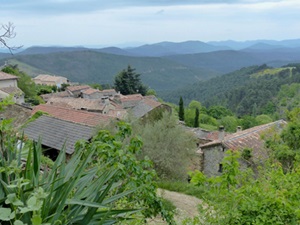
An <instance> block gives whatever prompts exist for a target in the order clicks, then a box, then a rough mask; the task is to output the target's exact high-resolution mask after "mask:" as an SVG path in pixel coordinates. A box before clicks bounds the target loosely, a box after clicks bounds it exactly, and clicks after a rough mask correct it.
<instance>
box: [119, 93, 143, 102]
mask: <svg viewBox="0 0 300 225" xmlns="http://www.w3.org/2000/svg"><path fill="white" fill-rule="evenodd" d="M120 97H121V101H122V102H126V101H140V100H142V99H143V96H142V95H141V94H133V95H121V96H120Z"/></svg>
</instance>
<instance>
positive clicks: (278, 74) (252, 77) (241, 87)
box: [162, 64, 300, 115]
mask: <svg viewBox="0 0 300 225" xmlns="http://www.w3.org/2000/svg"><path fill="white" fill-rule="evenodd" d="M292 83H300V64H292V65H289V66H286V67H282V68H270V67H268V66H267V65H262V66H251V67H246V68H242V69H240V70H237V71H234V72H232V73H228V74H225V75H223V76H221V77H215V78H212V79H210V80H207V81H201V82H198V83H195V84H193V85H190V86H188V87H186V88H183V89H180V90H176V91H173V92H171V93H162V98H163V99H164V100H166V101H169V102H173V103H176V104H177V103H178V101H179V98H180V96H181V97H182V98H183V100H184V102H185V103H186V104H188V103H189V102H190V101H191V100H197V101H200V102H201V103H202V104H203V105H205V106H206V107H209V106H212V105H223V106H225V107H227V108H229V109H230V110H232V111H233V112H235V113H236V114H237V115H246V114H248V115H249V114H252V113H253V111H254V110H255V111H256V113H258V114H261V113H274V111H275V104H274V101H273V100H274V98H275V96H277V94H278V92H279V91H280V88H281V86H282V85H290V84H292ZM272 111H273V112H272Z"/></svg>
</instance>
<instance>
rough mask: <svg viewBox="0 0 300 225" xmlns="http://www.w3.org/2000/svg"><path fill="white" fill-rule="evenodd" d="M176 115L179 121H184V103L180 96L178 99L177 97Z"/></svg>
mask: <svg viewBox="0 0 300 225" xmlns="http://www.w3.org/2000/svg"><path fill="white" fill-rule="evenodd" d="M178 117H179V120H180V121H184V105H183V99H182V97H180V99H179V111H178Z"/></svg>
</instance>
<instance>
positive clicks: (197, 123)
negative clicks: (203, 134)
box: [194, 108, 199, 127]
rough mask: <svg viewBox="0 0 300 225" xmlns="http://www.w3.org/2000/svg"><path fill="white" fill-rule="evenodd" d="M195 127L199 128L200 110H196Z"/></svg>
mask: <svg viewBox="0 0 300 225" xmlns="http://www.w3.org/2000/svg"><path fill="white" fill-rule="evenodd" d="M194 127H199V109H198V108H196V112H195V120H194Z"/></svg>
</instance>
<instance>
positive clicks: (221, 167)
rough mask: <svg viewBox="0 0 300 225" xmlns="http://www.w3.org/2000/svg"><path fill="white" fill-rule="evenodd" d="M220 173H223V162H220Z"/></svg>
mask: <svg viewBox="0 0 300 225" xmlns="http://www.w3.org/2000/svg"><path fill="white" fill-rule="evenodd" d="M218 172H219V173H222V172H223V164H222V163H220V164H219V170H218Z"/></svg>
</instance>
